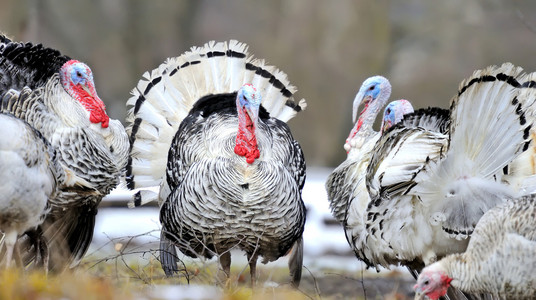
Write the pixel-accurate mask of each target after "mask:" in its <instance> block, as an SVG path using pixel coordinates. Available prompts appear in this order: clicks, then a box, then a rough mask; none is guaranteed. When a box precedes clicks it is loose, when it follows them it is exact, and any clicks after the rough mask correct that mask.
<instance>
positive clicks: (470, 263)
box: [415, 195, 536, 300]
mask: <svg viewBox="0 0 536 300" xmlns="http://www.w3.org/2000/svg"><path fill="white" fill-rule="evenodd" d="M535 201H536V196H535V195H530V196H524V197H521V198H519V199H514V200H509V201H508V202H507V203H505V204H502V205H499V206H498V207H495V208H493V209H491V210H489V211H488V212H486V213H485V214H484V215H483V216H482V218H481V219H480V221H479V222H478V224H477V225H476V227H475V230H474V232H473V234H472V235H471V240H470V241H469V245H468V246H467V250H466V251H465V252H464V253H459V254H451V255H448V256H446V257H444V258H443V259H441V260H440V261H438V262H435V263H433V264H431V265H429V266H427V267H426V268H424V269H423V270H422V273H421V274H420V275H419V278H418V280H417V284H416V285H415V291H416V297H415V298H416V299H423V298H424V296H425V295H426V296H428V298H430V299H432V300H435V299H438V298H439V297H441V296H443V295H445V292H446V290H447V289H448V287H449V286H451V285H452V286H454V287H456V288H458V289H460V290H462V291H465V292H469V293H490V294H492V295H494V296H495V297H498V298H499V299H535V298H536V272H534V270H535V269H536V230H535V229H536V202H535Z"/></svg>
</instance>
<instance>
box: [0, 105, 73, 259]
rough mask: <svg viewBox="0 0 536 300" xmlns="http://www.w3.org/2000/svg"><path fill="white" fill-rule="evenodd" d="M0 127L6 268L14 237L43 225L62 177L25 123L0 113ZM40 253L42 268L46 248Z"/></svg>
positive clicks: (0, 215)
mask: <svg viewBox="0 0 536 300" xmlns="http://www.w3.org/2000/svg"><path fill="white" fill-rule="evenodd" d="M0 127H1V128H2V129H1V130H0V132H1V133H2V134H0V231H1V232H3V234H4V237H3V243H4V245H5V246H6V254H5V256H4V260H5V261H4V263H5V265H6V267H10V266H11V262H12V258H13V252H14V249H15V245H16V242H17V239H18V237H19V236H20V235H22V234H24V233H25V232H26V231H27V230H32V229H34V228H36V227H37V226H38V225H40V224H41V223H42V222H43V219H44V216H45V214H46V213H47V211H48V209H49V205H48V198H49V197H54V196H55V194H56V193H57V188H56V187H57V186H58V185H60V184H63V181H64V180H65V173H64V171H63V169H62V166H61V164H60V162H59V160H58V158H57V157H56V152H55V150H54V148H53V147H51V146H50V144H49V143H48V141H47V140H45V139H44V138H43V136H42V135H41V134H40V133H39V132H38V131H37V130H35V129H34V128H32V127H31V126H30V125H29V124H28V123H26V122H24V121H23V120H20V119H18V118H15V117H14V116H12V115H9V114H3V113H0ZM40 246H41V244H37V245H36V247H40ZM41 250H42V251H39V255H43V257H42V261H41V263H43V264H44V265H45V268H46V263H47V257H48V254H47V252H46V246H45V247H44V248H43V249H41Z"/></svg>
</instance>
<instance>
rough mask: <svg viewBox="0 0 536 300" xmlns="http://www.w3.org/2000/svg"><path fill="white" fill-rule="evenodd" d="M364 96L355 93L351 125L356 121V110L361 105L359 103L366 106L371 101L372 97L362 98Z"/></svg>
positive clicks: (362, 93)
mask: <svg viewBox="0 0 536 300" xmlns="http://www.w3.org/2000/svg"><path fill="white" fill-rule="evenodd" d="M364 94H365V92H362V91H359V93H357V95H356V96H355V98H354V105H353V108H352V123H354V124H355V122H356V121H357V115H358V114H357V110H358V109H359V105H361V103H364V104H365V105H368V104H369V103H370V101H371V100H372V96H370V95H368V96H364Z"/></svg>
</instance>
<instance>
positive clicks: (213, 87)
mask: <svg viewBox="0 0 536 300" xmlns="http://www.w3.org/2000/svg"><path fill="white" fill-rule="evenodd" d="M245 83H251V84H253V86H255V88H256V89H257V91H258V92H259V93H260V94H261V96H262V105H263V106H264V107H265V108H266V109H267V110H268V112H269V113H270V115H271V116H272V117H275V118H278V119H280V120H282V121H284V122H286V121H288V120H289V119H291V118H292V117H294V116H295V115H296V114H297V113H298V112H299V111H301V110H303V109H305V107H306V103H305V100H303V99H302V100H300V101H299V102H298V103H296V102H295V101H294V99H293V97H292V96H293V93H294V92H295V91H296V88H295V87H294V86H292V85H291V84H290V82H289V81H288V78H287V76H286V74H285V73H283V72H282V71H280V70H278V69H277V68H276V67H273V66H269V65H266V63H265V62H264V60H259V59H254V58H253V57H252V56H251V55H250V54H248V52H247V45H246V44H244V43H240V42H238V41H235V40H231V41H230V42H228V43H227V42H219V43H216V42H214V41H212V42H209V43H207V44H205V45H204V46H203V47H193V48H191V49H190V51H187V52H185V53H184V54H182V55H181V56H178V57H175V58H170V59H168V60H167V61H166V62H165V63H163V64H161V65H160V66H159V67H158V68H156V69H154V70H153V71H151V72H146V73H145V74H144V75H143V78H142V79H141V80H140V82H139V83H138V85H137V86H136V88H134V89H133V90H132V92H131V94H132V97H131V98H130V99H129V100H128V101H127V106H129V107H130V109H129V111H128V115H127V119H126V120H127V122H128V123H129V126H128V127H127V133H128V135H129V137H130V142H131V148H130V159H129V162H128V165H127V186H128V187H129V188H130V189H135V188H143V187H150V186H157V185H159V184H160V182H161V181H162V178H163V176H164V174H165V169H166V162H167V155H163V153H168V150H169V146H170V144H171V141H172V139H173V136H174V135H175V133H176V132H177V130H178V128H179V125H180V124H181V122H182V120H183V119H184V118H185V117H186V116H187V114H188V112H189V111H190V109H191V108H192V106H193V105H194V103H195V102H196V101H197V100H198V99H200V98H201V97H203V96H206V95H209V94H219V93H231V92H236V91H237V90H238V89H239V88H240V87H241V86H242V85H243V84H245Z"/></svg>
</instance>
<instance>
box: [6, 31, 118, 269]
mask: <svg viewBox="0 0 536 300" xmlns="http://www.w3.org/2000/svg"><path fill="white" fill-rule="evenodd" d="M0 87H1V90H0V95H1V102H0V111H2V112H7V113H11V114H13V115H15V116H16V117H18V118H21V119H23V120H25V121H26V122H28V123H29V124H30V125H31V126H33V127H34V128H35V129H36V130H38V131H39V132H40V133H41V134H42V135H43V136H44V137H45V138H46V139H47V140H48V141H49V142H50V144H51V145H52V147H54V148H55V149H56V152H57V153H58V156H59V158H60V161H61V163H62V164H63V165H65V166H66V167H67V168H68V170H69V171H68V172H67V174H66V178H67V180H66V181H67V183H68V184H66V185H65V186H63V187H61V189H60V192H59V193H58V194H57V195H56V196H55V197H52V198H51V199H50V204H51V211H50V212H49V213H48V215H47V218H46V220H45V221H44V223H43V224H42V227H43V231H44V234H45V236H46V238H47V239H48V240H49V242H50V243H51V245H50V247H51V250H53V251H51V253H53V254H56V256H52V257H51V263H52V267H57V268H61V267H63V266H69V265H71V266H75V265H77V264H78V262H79V261H80V259H81V258H82V257H83V255H84V254H85V252H86V251H87V249H88V247H89V244H90V243H91V240H92V237H93V229H94V225H95V215H96V213H97V206H98V204H99V203H100V201H101V199H102V198H103V197H104V196H105V195H106V194H108V193H109V192H110V191H111V190H112V189H113V188H114V187H116V186H117V184H118V182H119V177H120V176H121V175H122V172H123V168H124V166H125V165H126V162H127V157H128V147H129V143H128V136H127V134H126V131H125V130H124V127H123V125H122V124H121V122H119V121H117V120H111V119H109V118H108V116H107V114H106V111H105V106H104V103H103V102H102V100H100V98H98V96H97V93H96V91H95V87H94V82H93V75H92V73H91V70H90V69H89V67H88V66H87V65H85V64H83V63H81V62H79V61H76V60H71V59H70V58H68V57H67V56H63V55H61V54H60V53H59V51H57V50H54V49H50V48H46V47H44V46H42V45H40V44H39V45H34V44H32V43H18V42H12V41H10V40H9V39H8V38H6V37H5V36H2V38H1V43H0ZM27 250H29V251H30V253H29V255H30V257H27V259H29V260H31V259H33V256H35V253H31V249H27Z"/></svg>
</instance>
